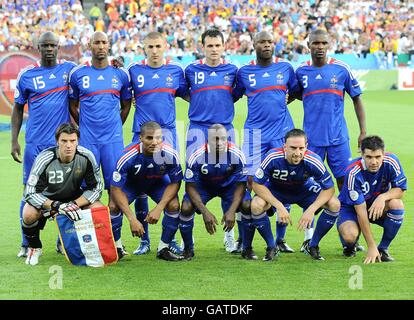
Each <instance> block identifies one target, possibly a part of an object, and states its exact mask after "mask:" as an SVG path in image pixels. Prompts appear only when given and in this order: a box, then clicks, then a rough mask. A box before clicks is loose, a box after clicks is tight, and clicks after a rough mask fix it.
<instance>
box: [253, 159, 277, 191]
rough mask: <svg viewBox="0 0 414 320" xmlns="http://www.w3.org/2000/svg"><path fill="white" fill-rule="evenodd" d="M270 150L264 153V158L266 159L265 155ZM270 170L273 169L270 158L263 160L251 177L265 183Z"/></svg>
mask: <svg viewBox="0 0 414 320" xmlns="http://www.w3.org/2000/svg"><path fill="white" fill-rule="evenodd" d="M271 152H272V151H270V152H268V153H266V156H265V157H264V159H266V158H267V156H268V155H269V154H270V153H271ZM272 170H273V160H271V161H270V162H267V161H263V162H262V163H261V165H260V167H259V168H258V169H257V170H256V172H255V174H254V177H253V181H254V182H256V183H258V184H265V183H266V182H267V180H269V176H270V174H271V172H272Z"/></svg>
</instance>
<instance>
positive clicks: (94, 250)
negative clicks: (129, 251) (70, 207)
mask: <svg viewBox="0 0 414 320" xmlns="http://www.w3.org/2000/svg"><path fill="white" fill-rule="evenodd" d="M56 224H57V226H58V229H59V237H60V241H61V242H62V246H63V250H64V252H65V256H66V259H68V260H69V262H70V263H72V264H73V265H79V266H90V267H103V266H105V265H108V264H112V263H116V262H117V261H118V253H117V251H116V246H115V241H114V236H113V234H112V225H111V218H110V215H109V209H108V207H98V208H92V209H86V210H82V219H81V220H78V221H71V220H70V219H69V218H68V217H66V216H65V215H62V214H58V215H57V216H56Z"/></svg>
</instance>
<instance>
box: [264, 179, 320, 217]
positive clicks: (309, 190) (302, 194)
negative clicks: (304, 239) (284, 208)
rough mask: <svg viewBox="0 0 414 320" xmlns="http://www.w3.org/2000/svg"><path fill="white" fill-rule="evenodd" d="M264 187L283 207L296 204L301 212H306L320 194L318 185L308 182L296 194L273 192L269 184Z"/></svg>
mask: <svg viewBox="0 0 414 320" xmlns="http://www.w3.org/2000/svg"><path fill="white" fill-rule="evenodd" d="M265 185H266V187H267V188H268V189H269V190H270V192H271V193H272V194H273V196H274V197H275V198H276V199H277V200H279V201H280V202H282V203H283V205H287V204H297V205H298V206H300V207H301V208H302V209H303V210H306V209H307V208H308V207H309V206H310V205H311V204H312V203H314V202H315V200H316V198H317V197H318V196H319V193H320V192H321V187H320V185H319V184H318V183H317V182H315V181H309V180H308V182H307V183H306V185H304V186H303V187H302V188H300V189H298V190H297V191H296V192H290V191H286V192H280V190H275V189H274V188H272V186H271V185H270V184H269V183H266V184H265ZM315 214H316V213H315Z"/></svg>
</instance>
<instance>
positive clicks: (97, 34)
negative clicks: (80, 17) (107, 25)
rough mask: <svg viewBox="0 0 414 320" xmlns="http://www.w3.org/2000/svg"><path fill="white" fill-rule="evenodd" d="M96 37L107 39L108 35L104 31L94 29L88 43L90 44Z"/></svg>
mask: <svg viewBox="0 0 414 320" xmlns="http://www.w3.org/2000/svg"><path fill="white" fill-rule="evenodd" d="M98 39H99V40H106V41H108V36H107V35H106V33H104V32H102V31H96V32H94V33H93V34H92V37H91V40H90V43H91V44H92V43H93V42H94V41H96V40H98Z"/></svg>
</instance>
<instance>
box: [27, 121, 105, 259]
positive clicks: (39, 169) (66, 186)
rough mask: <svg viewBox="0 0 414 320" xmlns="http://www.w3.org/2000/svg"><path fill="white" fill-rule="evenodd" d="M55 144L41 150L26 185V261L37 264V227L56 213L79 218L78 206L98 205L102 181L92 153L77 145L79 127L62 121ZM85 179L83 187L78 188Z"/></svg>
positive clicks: (75, 218)
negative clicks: (27, 244) (27, 243)
mask: <svg viewBox="0 0 414 320" xmlns="http://www.w3.org/2000/svg"><path fill="white" fill-rule="evenodd" d="M55 138H56V142H57V146H55V147H51V148H48V149H46V150H44V151H42V152H41V153H40V154H39V155H38V156H37V157H36V160H35V162H34V165H33V167H32V170H31V172H30V176H29V179H28V182H27V185H26V189H25V201H26V204H25V206H24V208H23V223H22V229H23V233H24V235H25V236H26V237H27V240H28V242H29V250H28V254H27V258H26V264H29V265H36V264H38V263H39V257H40V256H41V255H42V242H41V241H40V230H42V229H43V227H44V226H45V223H46V220H47V218H49V217H53V216H55V215H56V214H64V215H66V216H67V217H68V218H69V219H71V220H73V221H77V220H80V219H82V217H81V209H87V208H92V207H99V206H102V205H103V204H102V203H101V202H100V201H99V199H100V197H101V195H102V187H103V185H102V182H101V178H100V174H99V167H98V166H97V164H96V161H95V157H94V156H93V154H92V153H91V152H90V151H89V150H87V149H85V148H83V147H80V146H78V141H79V131H78V129H77V128H76V127H75V126H73V125H72V124H70V123H65V124H62V125H61V126H60V127H59V128H58V129H57V131H56V134H55ZM83 181H85V183H86V187H83V188H81V185H82V182H83Z"/></svg>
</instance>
